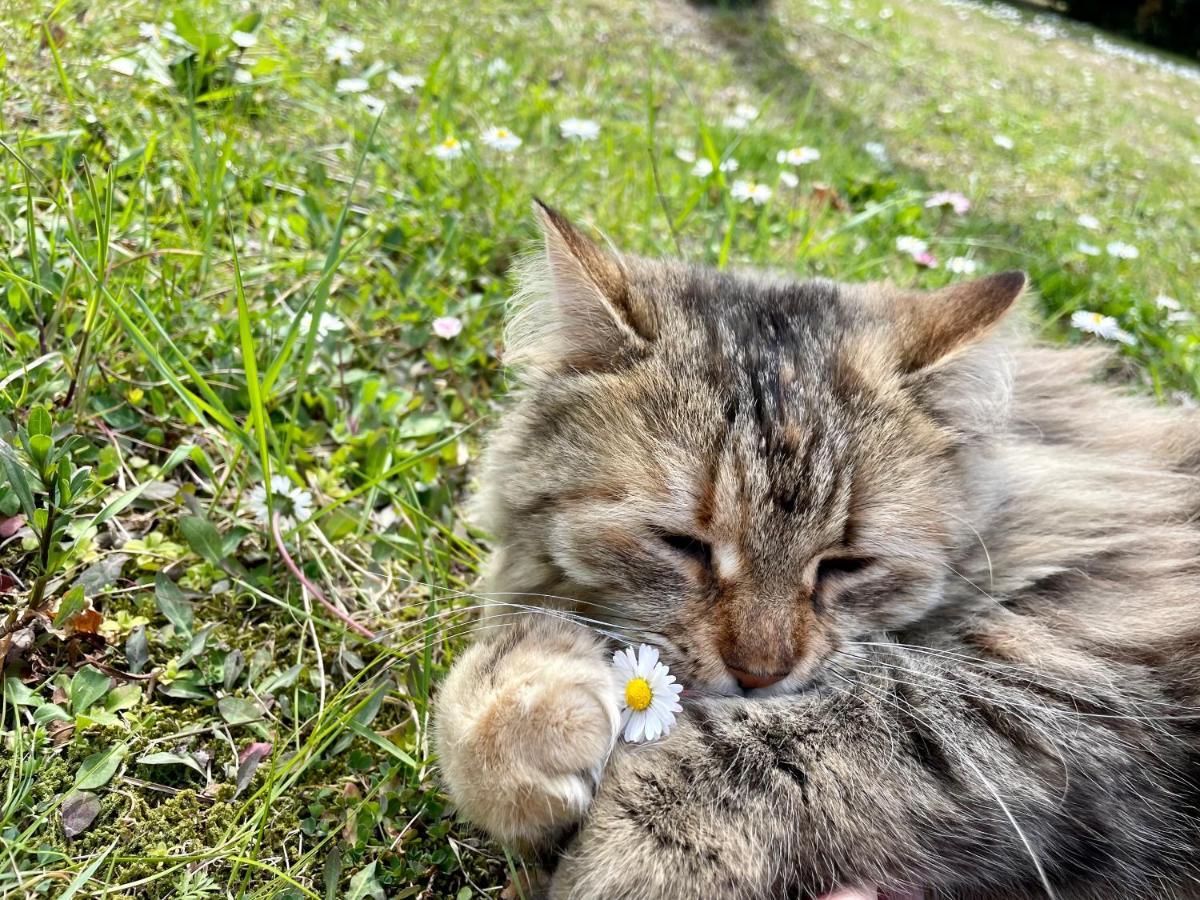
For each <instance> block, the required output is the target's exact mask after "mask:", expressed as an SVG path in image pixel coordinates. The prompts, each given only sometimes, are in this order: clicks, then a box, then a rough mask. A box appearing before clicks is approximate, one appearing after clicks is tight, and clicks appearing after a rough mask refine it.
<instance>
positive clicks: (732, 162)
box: [717, 156, 739, 175]
mask: <svg viewBox="0 0 1200 900" xmlns="http://www.w3.org/2000/svg"><path fill="white" fill-rule="evenodd" d="M717 168H718V169H720V170H721V171H722V172H725V173H726V174H729V175H732V174H733V173H734V172H736V171H737V170H738V168H739V166H738V161H737V160H736V159H734V158H733V157H732V156H731V157H729V159H726V160H722V161H721V164H720V165H719V166H717Z"/></svg>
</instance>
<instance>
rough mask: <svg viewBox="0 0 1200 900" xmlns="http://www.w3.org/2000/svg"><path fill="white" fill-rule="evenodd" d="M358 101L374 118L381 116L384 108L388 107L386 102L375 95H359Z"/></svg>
mask: <svg viewBox="0 0 1200 900" xmlns="http://www.w3.org/2000/svg"><path fill="white" fill-rule="evenodd" d="M358 100H359V102H360V103H361V104H362V105H363V106H365V107H366V108H367V110H368V112H370V113H371V115H373V116H377V115H379V114H380V113H381V112H383V108H384V107H385V106H387V102H386V101H385V100H383V99H382V98H381V97H376V96H375V95H374V94H359V95H358Z"/></svg>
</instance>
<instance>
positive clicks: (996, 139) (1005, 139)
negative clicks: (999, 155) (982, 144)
mask: <svg viewBox="0 0 1200 900" xmlns="http://www.w3.org/2000/svg"><path fill="white" fill-rule="evenodd" d="M992 143H993V144H995V145H996V146H997V147H1002V148H1003V149H1005V150H1011V149H1012V148H1013V147H1015V146H1016V144H1015V143H1014V142H1013V139H1012V138H1010V137H1009V136H1008V135H1007V134H997V135H993V136H992Z"/></svg>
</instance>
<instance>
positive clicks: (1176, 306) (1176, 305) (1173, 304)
mask: <svg viewBox="0 0 1200 900" xmlns="http://www.w3.org/2000/svg"><path fill="white" fill-rule="evenodd" d="M1154 305H1155V306H1157V307H1158V308H1159V309H1167V310H1171V311H1172V312H1178V311H1179V310H1181V309H1183V304H1181V303H1180V302H1179V301H1178V300H1176V299H1175V298H1174V297H1168V296H1167V295H1166V294H1159V295H1158V296H1157V297H1155V298H1154Z"/></svg>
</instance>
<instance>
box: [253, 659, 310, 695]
mask: <svg viewBox="0 0 1200 900" xmlns="http://www.w3.org/2000/svg"><path fill="white" fill-rule="evenodd" d="M300 668H301V666H300V663H297V664H296V665H294V666H291V667H290V668H287V669H284V670H283V671H282V672H276V673H275V674H274V675H272V676H271V677H270V678H268V679H267V680H266V681H265V682H264V683H263V685H262V687H260V688H259V689H258V693H260V694H273V693H275V692H276V691H278V690H282V689H283V688H290V687H291V686H292V685H293V684H295V683H296V678H297V677H298V676H299V675H300Z"/></svg>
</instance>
